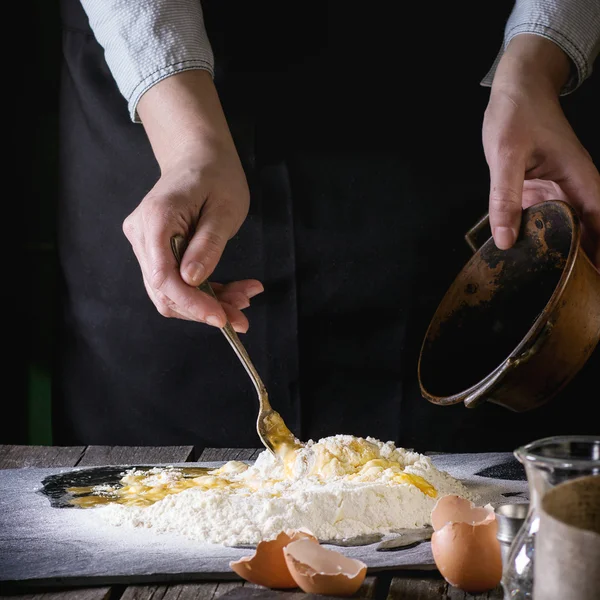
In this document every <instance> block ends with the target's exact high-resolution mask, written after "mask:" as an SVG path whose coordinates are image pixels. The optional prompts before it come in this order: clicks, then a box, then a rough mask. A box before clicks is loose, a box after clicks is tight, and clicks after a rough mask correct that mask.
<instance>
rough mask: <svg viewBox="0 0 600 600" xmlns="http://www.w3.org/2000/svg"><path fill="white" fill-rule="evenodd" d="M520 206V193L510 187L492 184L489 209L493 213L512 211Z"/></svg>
mask: <svg viewBox="0 0 600 600" xmlns="http://www.w3.org/2000/svg"><path fill="white" fill-rule="evenodd" d="M520 206H521V198H520V195H519V194H518V193H517V192H516V191H515V190H513V189H511V188H506V187H502V186H494V188H493V189H492V190H491V192H490V210H491V211H493V212H495V213H501V214H509V213H514V212H515V211H516V210H517V209H518V208H519V207H520Z"/></svg>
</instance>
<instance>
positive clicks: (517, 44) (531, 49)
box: [493, 34, 571, 97]
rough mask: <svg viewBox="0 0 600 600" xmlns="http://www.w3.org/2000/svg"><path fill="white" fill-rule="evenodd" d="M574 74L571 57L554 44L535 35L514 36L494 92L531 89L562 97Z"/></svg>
mask: <svg viewBox="0 0 600 600" xmlns="http://www.w3.org/2000/svg"><path fill="white" fill-rule="evenodd" d="M570 73H571V61H570V59H569V57H568V56H567V55H566V54H565V52H564V51H563V50H561V49H560V48H559V47H558V46H557V45H556V44H555V43H554V42H552V41H550V40H548V39H546V38H544V37H541V36H538V35H533V34H522V35H518V36H516V37H514V38H513V39H512V40H511V41H510V43H509V44H508V46H507V48H506V50H505V52H504V54H503V56H502V58H501V60H500V62H499V63H498V67H497V69H496V74H495V77H494V82H493V89H502V90H504V91H507V92H510V93H522V92H523V90H532V89H534V90H535V91H536V92H539V93H543V94H545V95H548V96H556V97H558V96H559V95H560V91H561V89H562V88H563V86H564V85H565V83H566V82H567V81H568V79H569V77H570Z"/></svg>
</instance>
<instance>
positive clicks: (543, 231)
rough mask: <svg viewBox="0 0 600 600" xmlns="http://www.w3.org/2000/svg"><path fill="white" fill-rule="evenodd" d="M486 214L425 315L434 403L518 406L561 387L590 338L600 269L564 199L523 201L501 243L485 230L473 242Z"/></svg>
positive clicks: (423, 383)
mask: <svg viewBox="0 0 600 600" xmlns="http://www.w3.org/2000/svg"><path fill="white" fill-rule="evenodd" d="M488 223H489V221H488V218H487V215H486V217H484V218H483V219H482V220H481V221H479V223H477V224H476V225H475V227H473V228H472V229H471V230H470V231H469V232H468V233H467V235H466V236H465V239H466V240H467V242H468V243H469V245H470V246H471V248H472V249H473V251H474V255H473V257H472V258H471V259H470V260H469V262H468V263H467V264H466V265H465V266H464V268H463V269H462V271H461V272H460V273H459V275H458V276H457V277H456V279H455V280H454V282H453V284H452V285H451V287H450V289H449V290H448V291H447V292H446V294H445V296H444V298H443V299H442V301H441V303H440V305H439V306H438V308H437V310H436V312H435V314H434V316H433V318H432V320H431V322H430V324H429V327H428V329H427V332H426V334H425V339H424V340H423V345H422V347H421V353H420V356H419V365H418V376H419V384H420V387H421V393H422V395H423V397H424V398H426V399H427V400H429V401H430V402H433V403H434V404H440V405H449V404H457V403H458V402H464V404H465V406H467V407H468V408H472V407H475V406H477V405H478V404H480V403H481V402H484V401H487V402H493V403H494V404H499V405H501V406H504V407H506V408H508V409H511V410H513V411H516V412H523V411H527V410H531V409H533V408H536V407H538V406H541V405H542V404H544V403H546V402H547V401H548V400H550V399H551V398H552V397H553V396H555V395H556V394H557V393H558V392H559V391H560V390H561V389H562V388H564V387H565V386H566V385H567V384H568V383H569V381H570V380H571V379H572V378H573V377H574V376H575V375H576V373H577V372H578V371H579V370H580V369H581V367H582V366H583V365H584V364H585V362H586V361H587V360H588V358H589V357H590V355H591V354H592V352H593V351H594V349H595V347H596V346H597V345H598V341H599V340H600V273H599V272H598V271H597V270H596V269H595V267H594V266H593V264H592V263H591V261H590V260H589V258H588V257H587V255H586V253H585V252H584V251H583V249H582V248H581V245H580V238H581V227H580V222H579V219H578V217H577V215H576V213H575V212H574V211H573V209H572V208H571V206H570V205H569V204H567V203H566V202H562V201H560V200H550V201H547V202H542V203H540V204H536V205H535V206H532V207H530V208H527V209H525V210H524V211H523V215H522V221H521V229H520V232H519V236H518V239H517V242H516V243H515V244H514V246H513V247H512V248H510V249H508V250H500V249H498V248H497V247H496V245H495V243H494V240H493V238H492V237H491V235H490V236H489V237H488V238H487V240H486V241H485V242H484V243H483V244H482V245H481V246H480V247H479V246H478V244H479V242H478V240H479V239H480V238H481V236H482V232H483V231H484V228H485V227H486V226H487V225H488ZM487 230H488V231H489V227H487Z"/></svg>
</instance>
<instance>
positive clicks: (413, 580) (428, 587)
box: [387, 573, 504, 600]
mask: <svg viewBox="0 0 600 600" xmlns="http://www.w3.org/2000/svg"><path fill="white" fill-rule="evenodd" d="M409 598H410V600H433V599H434V598H435V599H439V598H444V599H445V600H503V598H504V593H503V590H502V587H501V586H497V587H496V588H494V589H493V590H490V591H489V592H483V593H481V594H470V593H468V592H465V591H463V590H461V589H458V588H456V587H453V586H451V585H449V584H448V583H446V581H445V580H444V579H442V578H441V576H439V575H433V576H431V577H428V578H424V577H423V575H422V574H420V575H419V574H417V575H413V574H408V573H407V574H406V575H404V576H397V577H394V578H393V579H392V581H391V583H390V588H389V591H388V595H387V600H408V599H409Z"/></svg>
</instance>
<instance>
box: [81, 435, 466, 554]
mask: <svg viewBox="0 0 600 600" xmlns="http://www.w3.org/2000/svg"><path fill="white" fill-rule="evenodd" d="M136 476H137V477H139V474H136V473H135V472H129V473H126V474H125V477H124V479H123V480H124V481H125V482H126V481H127V479H128V477H129V478H132V477H136ZM180 477H181V476H180V474H179V471H178V470H177V468H174V467H173V468H155V469H153V470H152V471H151V472H150V473H147V474H145V476H144V486H145V489H148V486H151V487H152V486H157V489H158V488H160V487H161V486H162V487H165V486H166V487H168V486H169V485H174V484H176V482H177V481H178V479H179V480H180ZM446 494H457V495H459V496H463V497H465V498H468V499H472V500H476V498H474V497H472V494H470V492H469V491H468V490H467V488H466V487H465V486H464V485H463V484H462V483H461V482H460V481H458V480H457V479H455V478H453V477H452V476H450V475H449V474H448V473H445V472H443V471H440V470H438V469H436V468H435V466H434V465H433V464H432V462H431V460H430V459H429V458H428V457H427V456H424V455H422V454H419V453H416V452H410V451H407V450H405V449H403V448H397V447H396V446H395V445H394V444H393V443H391V442H387V443H383V442H380V441H379V440H376V439H373V438H356V437H353V436H348V435H337V436H332V437H328V438H324V439H322V440H319V441H318V442H312V441H310V442H308V443H307V444H306V445H305V447H303V448H302V449H301V450H299V451H297V452H296V453H294V455H293V456H292V457H291V458H289V457H288V458H286V460H285V462H282V461H280V460H278V459H277V458H275V457H274V456H273V455H272V454H271V453H270V452H268V451H266V450H265V451H264V452H263V453H262V454H260V455H259V457H258V459H257V460H256V462H255V463H254V465H252V466H249V465H247V464H246V463H242V462H237V461H231V462H229V463H226V464H225V465H224V466H223V467H221V468H220V469H217V470H215V471H212V472H211V473H209V474H208V475H206V476H200V477H198V478H197V485H195V486H194V487H189V488H187V489H184V490H183V491H179V492H178V493H174V494H170V495H167V496H165V497H163V498H162V499H161V500H158V501H157V502H155V503H153V504H151V505H149V506H129V505H122V504H116V503H114V504H113V503H111V504H106V505H102V506H98V507H95V508H92V509H90V510H93V511H95V513H96V514H97V515H98V516H99V517H100V518H101V519H103V520H105V521H106V522H108V523H110V524H112V525H115V526H122V527H144V528H150V529H151V530H153V531H154V532H156V533H159V534H160V533H177V534H180V535H182V536H185V537H187V538H190V539H192V540H197V541H200V542H208V543H217V544H224V545H228V546H237V545H246V544H256V543H258V542H259V541H260V540H264V539H271V538H273V537H275V536H276V535H277V534H278V533H279V532H280V531H282V530H287V529H299V528H305V529H309V530H310V531H312V532H313V534H314V535H315V536H316V537H317V538H318V539H320V540H322V541H326V540H340V539H344V538H352V537H355V536H360V535H365V534H373V533H383V534H385V533H391V532H393V531H394V530H396V529H401V528H407V527H408V528H411V527H415V528H416V527H421V526H423V525H426V524H429V523H430V514H431V509H432V508H433V506H434V505H435V502H436V501H437V499H438V498H439V497H441V496H443V495H446Z"/></svg>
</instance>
